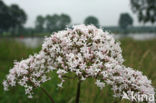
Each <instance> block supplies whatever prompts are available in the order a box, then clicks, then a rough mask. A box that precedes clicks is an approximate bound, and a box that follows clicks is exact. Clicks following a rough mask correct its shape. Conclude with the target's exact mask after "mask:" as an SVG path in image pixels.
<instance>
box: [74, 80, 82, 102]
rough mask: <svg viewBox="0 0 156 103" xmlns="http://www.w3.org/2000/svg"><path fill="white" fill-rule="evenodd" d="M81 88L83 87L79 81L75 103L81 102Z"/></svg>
mask: <svg viewBox="0 0 156 103" xmlns="http://www.w3.org/2000/svg"><path fill="white" fill-rule="evenodd" d="M80 87H81V81H80V80H79V81H78V84H77V94H76V101H75V103H79V101H80Z"/></svg>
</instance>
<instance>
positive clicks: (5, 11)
mask: <svg viewBox="0 0 156 103" xmlns="http://www.w3.org/2000/svg"><path fill="white" fill-rule="evenodd" d="M9 27H10V15H9V8H8V7H7V5H5V4H4V3H3V1H1V0H0V32H3V31H6V30H8V29H9Z"/></svg>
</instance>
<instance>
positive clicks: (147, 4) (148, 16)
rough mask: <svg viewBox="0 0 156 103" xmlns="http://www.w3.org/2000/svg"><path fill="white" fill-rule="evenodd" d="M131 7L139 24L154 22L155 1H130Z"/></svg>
mask: <svg viewBox="0 0 156 103" xmlns="http://www.w3.org/2000/svg"><path fill="white" fill-rule="evenodd" d="M131 6H132V11H133V12H134V13H136V14H137V15H138V19H139V21H140V22H144V23H146V22H151V23H155V22H156V0H131Z"/></svg>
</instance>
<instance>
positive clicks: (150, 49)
mask: <svg viewBox="0 0 156 103" xmlns="http://www.w3.org/2000/svg"><path fill="white" fill-rule="evenodd" d="M155 42H156V40H149V41H134V40H131V39H123V40H121V47H122V49H123V56H124V58H125V65H126V66H130V67H133V68H135V69H138V70H140V71H143V74H145V75H147V76H148V77H149V78H150V79H151V80H152V82H153V86H154V87H156V63H155V61H156V45H155ZM39 50H40V47H39V48H35V49H31V48H27V47H25V46H24V45H22V44H19V43H17V42H15V41H11V40H9V41H7V40H0V83H2V81H3V80H4V78H5V76H6V74H7V73H8V72H9V69H10V68H12V66H13V61H14V60H17V61H19V60H21V59H25V58H27V57H28V56H29V55H30V54H34V53H35V52H38V51H39ZM51 75H52V80H50V81H48V82H46V83H45V84H44V85H42V86H43V87H44V88H45V89H46V90H47V91H48V92H49V93H50V94H51V95H52V97H53V98H54V99H55V101H56V103H74V101H75V95H76V83H77V81H76V80H75V81H73V80H67V81H68V82H65V84H64V88H63V89H59V88H57V83H59V80H58V79H57V78H56V74H55V73H52V74H51ZM81 87H82V88H81V96H80V103H130V102H127V101H125V100H122V101H119V100H118V99H116V98H113V96H112V95H113V94H112V92H111V90H110V89H109V87H106V88H105V89H104V90H102V91H101V90H100V89H99V88H97V87H96V85H95V84H94V80H92V79H89V80H87V81H85V82H82V85H81ZM0 103H50V101H49V98H48V97H47V96H46V95H45V94H44V93H43V92H42V91H41V89H36V90H35V94H34V98H33V99H28V98H27V96H26V95H25V93H24V89H23V88H21V87H15V88H12V89H11V90H10V91H8V92H5V91H3V87H2V85H0Z"/></svg>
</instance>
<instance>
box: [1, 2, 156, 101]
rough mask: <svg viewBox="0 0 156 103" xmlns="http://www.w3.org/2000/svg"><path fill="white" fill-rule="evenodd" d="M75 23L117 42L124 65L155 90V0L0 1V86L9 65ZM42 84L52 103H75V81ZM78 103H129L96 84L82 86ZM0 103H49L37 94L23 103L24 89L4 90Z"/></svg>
mask: <svg viewBox="0 0 156 103" xmlns="http://www.w3.org/2000/svg"><path fill="white" fill-rule="evenodd" d="M75 24H86V25H89V24H93V25H95V26H96V27H98V28H102V29H103V30H104V31H109V32H111V33H113V34H114V37H115V38H116V39H117V40H119V41H120V42H121V47H122V50H123V56H124V58H125V62H124V64H125V65H126V66H129V67H132V68H135V69H137V70H140V71H142V72H143V74H145V75H147V76H148V78H149V79H151V80H152V83H153V84H152V85H153V86H154V87H156V0H0V83H2V81H3V80H4V78H5V76H6V74H7V73H8V72H9V69H11V68H12V66H13V61H14V60H17V61H20V60H22V59H25V58H27V57H28V56H29V55H30V54H34V53H35V52H38V51H39V50H40V49H41V44H42V42H43V40H44V37H45V36H49V35H50V34H52V33H53V32H57V31H60V30H63V29H65V28H67V27H71V26H72V25H75ZM52 76H53V79H52V80H51V81H48V82H47V83H45V84H44V85H43V87H45V89H46V90H48V91H49V93H50V94H51V95H52V97H53V98H54V99H55V101H56V103H74V101H75V95H76V82H77V81H72V80H69V81H68V82H67V83H65V84H64V85H65V86H64V88H63V89H58V88H57V83H59V80H58V79H57V78H56V74H52ZM81 87H82V89H81V97H80V103H130V102H129V101H124V100H120V99H118V98H114V97H113V93H112V91H111V89H110V88H109V87H106V88H105V89H104V90H102V91H101V90H99V88H97V87H96V85H95V84H94V80H92V79H89V80H87V81H85V82H84V83H82V86H81ZM0 103H50V101H49V100H48V98H47V97H46V95H44V94H43V93H42V91H41V90H40V89H36V90H35V94H34V98H33V99H27V96H26V95H25V94H24V89H23V88H21V87H15V88H13V89H11V90H10V91H9V92H4V91H3V86H2V85H1V84H0Z"/></svg>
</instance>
